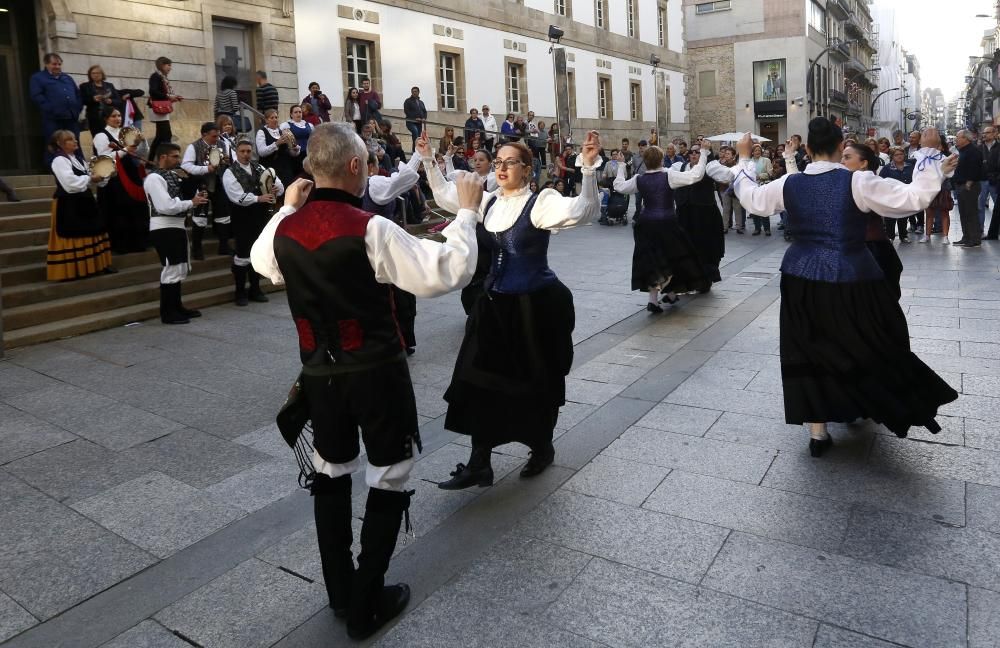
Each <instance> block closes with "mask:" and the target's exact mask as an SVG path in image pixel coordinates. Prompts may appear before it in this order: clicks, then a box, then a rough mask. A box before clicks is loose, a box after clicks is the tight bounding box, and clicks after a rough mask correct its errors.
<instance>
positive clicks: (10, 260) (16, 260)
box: [0, 245, 48, 268]
mask: <svg viewBox="0 0 1000 648" xmlns="http://www.w3.org/2000/svg"><path fill="white" fill-rule="evenodd" d="M47 252H48V246H47V245H28V246H25V247H17V248H8V249H6V250H3V249H0V268H9V267H11V266H18V265H27V264H29V263H45V255H46V253H47Z"/></svg>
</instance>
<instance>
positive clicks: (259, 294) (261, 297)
mask: <svg viewBox="0 0 1000 648" xmlns="http://www.w3.org/2000/svg"><path fill="white" fill-rule="evenodd" d="M247 278H248V279H250V292H249V293H247V295H248V296H249V297H250V301H252V302H259V303H265V302H269V301H271V300H270V299H268V298H267V295H265V294H264V291H263V290H261V289H260V275H259V274H257V273H256V272H254V271H253V270H252V269H251V270H250V271H249V273H248V274H247Z"/></svg>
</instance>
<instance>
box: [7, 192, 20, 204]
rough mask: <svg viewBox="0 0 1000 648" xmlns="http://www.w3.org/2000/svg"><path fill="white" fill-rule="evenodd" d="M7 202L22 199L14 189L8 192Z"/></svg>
mask: <svg viewBox="0 0 1000 648" xmlns="http://www.w3.org/2000/svg"><path fill="white" fill-rule="evenodd" d="M7 202H21V199H20V198H18V197H17V194H16V193H14V192H13V191H11V192H9V193H8V194H7Z"/></svg>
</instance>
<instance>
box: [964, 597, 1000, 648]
mask: <svg viewBox="0 0 1000 648" xmlns="http://www.w3.org/2000/svg"><path fill="white" fill-rule="evenodd" d="M969 648H1000V594H998V593H996V592H988V591H986V590H983V589H979V588H978V587H970V588H969Z"/></svg>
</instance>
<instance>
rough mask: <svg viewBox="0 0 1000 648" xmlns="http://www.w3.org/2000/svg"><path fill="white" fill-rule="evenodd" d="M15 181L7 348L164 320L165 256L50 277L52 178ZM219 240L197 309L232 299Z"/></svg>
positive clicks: (5, 215) (5, 253) (4, 223)
mask: <svg viewBox="0 0 1000 648" xmlns="http://www.w3.org/2000/svg"><path fill="white" fill-rule="evenodd" d="M7 181H8V182H9V183H10V184H11V186H13V187H14V188H15V189H16V190H17V194H18V197H19V198H21V200H22V202H19V203H8V202H0V296H2V309H0V317H2V318H3V344H4V347H5V348H7V349H11V348H14V347H21V346H25V345H29V344H37V343H39V342H45V341H47V340H56V339H60V338H65V337H70V336H74V335H80V334H81V333H87V332H90V331H96V330H100V329H106V328H111V327H114V326H122V325H124V324H128V323H131V322H138V321H142V320H147V319H153V318H157V317H159V312H160V310H159V309H160V292H159V286H160V282H159V277H160V261H159V258H158V257H157V256H156V252H154V251H153V250H148V251H147V252H144V253H141V254H138V253H137V254H126V255H121V256H116V257H115V258H114V266H115V268H117V269H118V270H119V272H118V274H113V275H104V274H102V275H96V276H91V277H86V278H84V279H80V280H76V281H66V282H49V281H46V279H45V258H46V251H47V247H48V240H49V218H50V216H49V213H50V209H51V199H52V193H53V191H54V190H55V187H54V185H53V184H52V183H53V180H52V177H51V176H44V175H39V176H14V177H9V178H7ZM431 207H432V209H433V210H434V214H433V215H432V217H431V219H429V220H428V221H427V222H426V223H423V224H420V225H414V226H410V227H409V228H408V229H409V230H410V231H411V232H412V233H414V234H419V233H421V232H423V231H424V230H426V228H427V227H429V226H432V225H435V224H437V223H440V222H441V220H442V219H441V216H442V215H444V214H443V212H441V211H440V210H438V209H437V208H436V207H434V205H433V203H431ZM209 236H210V235H209ZM216 245H217V244H216V242H215V240H214V239H211V240H208V239H207V240H206V241H205V260H204V261H195V262H194V266H193V268H192V272H191V275H190V276H189V277H188V278H187V280H186V281H185V282H184V305H185V306H187V307H189V308H204V307H206V306H211V305H215V304H222V303H226V302H228V301H230V300H231V299H232V296H233V287H232V274H231V273H230V271H229V267H230V263H231V259H230V257H221V256H217V255H215V254H214V252H215V249H216ZM262 287H263V288H264V290H265V291H268V292H270V291H275V290H280V288H279V287H276V286H272V285H270V283H269V282H268V281H267V280H266V279H265V280H264V281H263V282H262Z"/></svg>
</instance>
